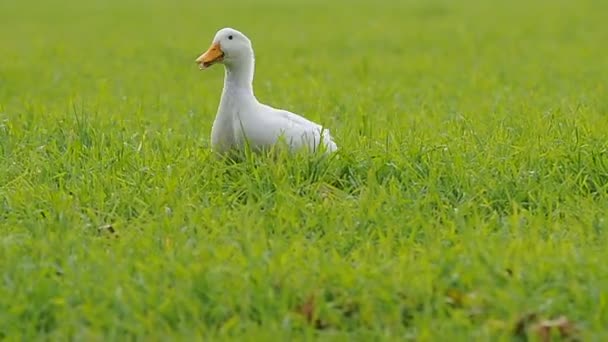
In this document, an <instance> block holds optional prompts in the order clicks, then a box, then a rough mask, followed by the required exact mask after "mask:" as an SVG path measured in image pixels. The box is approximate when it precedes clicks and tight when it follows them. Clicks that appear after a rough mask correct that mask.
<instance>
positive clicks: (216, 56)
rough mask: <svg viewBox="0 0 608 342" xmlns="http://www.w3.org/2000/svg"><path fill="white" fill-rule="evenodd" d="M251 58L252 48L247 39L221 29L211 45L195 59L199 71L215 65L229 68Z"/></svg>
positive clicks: (237, 32)
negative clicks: (221, 64)
mask: <svg viewBox="0 0 608 342" xmlns="http://www.w3.org/2000/svg"><path fill="white" fill-rule="evenodd" d="M252 58H253V48H252V47H251V41H250V40H249V38H247V36H245V35H244V34H242V33H241V32H239V31H237V30H235V29H232V28H223V29H221V30H219V31H217V33H216V34H215V37H214V38H213V43H211V46H210V47H209V49H207V51H206V52H205V53H203V54H202V55H200V57H198V58H197V59H196V64H198V66H199V68H200V69H206V68H208V67H210V66H212V65H213V64H215V63H223V64H224V65H226V66H228V67H230V66H231V65H233V64H235V63H239V62H240V61H246V60H250V59H252Z"/></svg>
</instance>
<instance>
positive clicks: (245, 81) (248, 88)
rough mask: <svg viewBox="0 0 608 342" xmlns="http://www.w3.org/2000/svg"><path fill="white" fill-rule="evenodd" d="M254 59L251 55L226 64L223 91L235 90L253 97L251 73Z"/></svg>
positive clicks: (253, 68)
mask: <svg viewBox="0 0 608 342" xmlns="http://www.w3.org/2000/svg"><path fill="white" fill-rule="evenodd" d="M254 70H255V61H254V58H253V56H251V58H247V59H244V60H242V61H239V62H238V63H231V64H230V65H226V75H225V77H224V92H226V91H237V92H239V93H244V94H246V95H251V96H252V97H253V73H254Z"/></svg>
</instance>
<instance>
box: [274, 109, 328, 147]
mask: <svg viewBox="0 0 608 342" xmlns="http://www.w3.org/2000/svg"><path fill="white" fill-rule="evenodd" d="M273 110H274V113H273V115H272V117H273V119H274V120H273V121H275V122H276V123H277V126H280V127H281V133H282V135H283V137H284V138H285V139H286V141H287V143H288V144H289V145H290V146H291V147H292V148H295V149H297V148H300V147H304V146H307V147H308V148H309V149H311V150H316V149H317V148H318V147H319V145H320V144H323V145H325V148H326V149H327V151H329V152H333V151H335V150H337V146H336V144H335V142H334V141H333V139H332V137H331V134H330V132H329V130H328V129H327V128H325V127H323V126H321V125H319V124H317V123H315V122H312V121H310V120H308V119H306V118H304V117H302V116H300V115H298V114H295V113H292V112H289V111H286V110H282V109H274V108H273ZM279 122H280V124H279Z"/></svg>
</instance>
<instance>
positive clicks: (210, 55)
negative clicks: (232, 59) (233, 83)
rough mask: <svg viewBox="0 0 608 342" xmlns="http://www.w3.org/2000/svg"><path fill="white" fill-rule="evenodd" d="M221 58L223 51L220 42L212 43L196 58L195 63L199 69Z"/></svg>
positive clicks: (222, 58)
mask: <svg viewBox="0 0 608 342" xmlns="http://www.w3.org/2000/svg"><path fill="white" fill-rule="evenodd" d="M222 60H224V51H222V48H221V47H220V43H213V44H211V46H210V47H209V49H208V50H207V51H205V53H203V54H202V55H200V57H199V58H197V59H196V64H198V67H199V68H200V69H206V68H208V67H210V66H212V65H213V64H215V63H218V62H221V61H222Z"/></svg>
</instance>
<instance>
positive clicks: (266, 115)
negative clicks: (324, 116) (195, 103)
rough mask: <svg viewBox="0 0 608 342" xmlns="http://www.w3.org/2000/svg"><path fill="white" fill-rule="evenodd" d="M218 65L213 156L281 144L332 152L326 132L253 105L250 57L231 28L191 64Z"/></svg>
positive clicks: (248, 47) (247, 46) (248, 44)
mask: <svg viewBox="0 0 608 342" xmlns="http://www.w3.org/2000/svg"><path fill="white" fill-rule="evenodd" d="M216 62H223V64H224V66H225V69H226V75H225V78H224V90H223V92H222V98H221V100H220V105H219V108H218V112H217V115H216V117H215V121H214V123H213V128H212V130H211V146H212V149H213V150H214V151H216V152H219V153H225V152H228V151H230V150H234V149H237V150H241V149H243V148H244V147H245V146H249V147H250V148H251V149H252V150H264V149H268V148H270V147H272V146H274V145H275V144H277V143H278V142H279V140H283V141H284V142H285V143H286V144H287V146H288V147H289V148H290V150H292V151H295V150H299V149H302V148H307V149H308V150H310V151H315V150H318V149H323V150H325V151H327V152H333V151H335V150H337V146H336V144H335V143H334V142H333V140H332V138H331V136H330V134H329V131H328V130H327V129H325V128H323V127H322V126H321V125H318V124H316V123H314V122H312V121H309V120H307V119H305V118H303V117H301V116H299V115H297V114H294V113H291V112H288V111H285V110H280V109H276V108H273V107H270V106H268V105H265V104H262V103H260V102H258V100H257V99H256V97H255V95H254V93H253V85H252V83H253V74H254V68H255V67H254V64H255V63H254V55H253V49H252V48H251V42H250V41H249V39H248V38H247V37H245V35H243V34H242V33H240V32H238V31H236V30H233V29H229V28H228V29H222V30H220V31H218V33H217V34H216V36H215V39H214V42H213V44H212V46H211V48H209V50H208V51H207V52H206V53H205V54H203V55H202V56H201V57H199V59H197V63H199V64H200V65H201V68H207V67H209V66H210V65H212V64H214V63H216Z"/></svg>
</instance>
